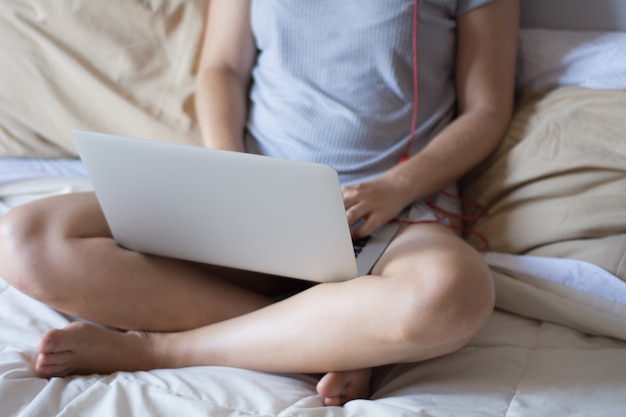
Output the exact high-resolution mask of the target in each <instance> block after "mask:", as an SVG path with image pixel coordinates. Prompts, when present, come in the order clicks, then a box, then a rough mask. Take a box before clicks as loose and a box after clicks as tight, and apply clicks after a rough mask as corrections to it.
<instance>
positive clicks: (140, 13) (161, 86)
mask: <svg viewBox="0 0 626 417" xmlns="http://www.w3.org/2000/svg"><path fill="white" fill-rule="evenodd" d="M205 7H206V1H203V0H145V1H130V0H54V1H49V0H3V1H2V2H0V49H1V50H2V55H3V57H2V59H1V60H0V74H2V82H1V83H0V156H28V157H61V156H74V155H76V150H75V148H74V145H73V142H72V139H71V131H72V130H73V129H88V130H97V131H103V132H109V133H116V134H123V135H129V136H136V137H144V138H151V139H157V140H164V141H171V142H179V143H186V144H199V143H200V136H199V130H198V126H197V123H196V121H195V115H194V106H193V92H194V83H195V70H196V65H197V58H198V56H197V55H198V51H199V46H200V44H201V39H202V30H203V25H204V16H205Z"/></svg>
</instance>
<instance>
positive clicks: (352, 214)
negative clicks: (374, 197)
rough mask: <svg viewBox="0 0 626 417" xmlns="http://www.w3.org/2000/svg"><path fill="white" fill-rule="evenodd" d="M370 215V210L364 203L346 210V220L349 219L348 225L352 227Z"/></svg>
mask: <svg viewBox="0 0 626 417" xmlns="http://www.w3.org/2000/svg"><path fill="white" fill-rule="evenodd" d="M368 213H369V210H368V209H367V206H366V205H365V204H362V203H357V204H355V205H353V206H352V207H349V208H348V209H347V210H346V218H347V219H348V224H349V225H350V226H353V225H354V224H355V223H357V222H358V221H359V220H361V219H363V218H364V217H366V216H367V215H368Z"/></svg>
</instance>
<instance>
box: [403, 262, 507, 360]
mask: <svg viewBox="0 0 626 417" xmlns="http://www.w3.org/2000/svg"><path fill="white" fill-rule="evenodd" d="M401 279H402V280H403V281H404V282H405V284H404V285H403V286H402V287H404V288H406V289H407V291H405V292H404V295H402V297H404V300H403V303H402V305H403V306H404V311H403V313H402V317H403V319H402V320H401V323H402V328H401V334H402V338H403V340H405V341H406V342H408V343H409V344H414V345H416V346H424V345H426V346H431V347H432V350H431V354H432V356H438V355H440V354H445V353H449V352H452V351H455V350H458V349H460V348H462V347H463V346H465V345H466V344H467V343H468V342H469V341H470V340H471V339H472V338H473V337H474V336H475V335H476V334H477V333H478V332H479V331H480V329H482V327H483V326H484V325H485V323H486V322H487V320H488V318H489V317H490V316H491V313H492V312H493V308H494V303H495V291H494V287H493V281H492V277H491V274H490V272H489V269H488V267H487V266H486V265H485V264H484V262H483V261H482V258H481V257H480V256H479V255H478V254H476V253H472V252H467V253H462V254H459V253H458V252H457V253H455V252H452V251H450V252H443V253H441V252H440V253H434V254H431V256H429V257H426V258H425V259H424V260H423V261H422V262H420V264H419V267H418V268H417V269H415V270H408V271H405V273H404V274H403V276H402V278H401Z"/></svg>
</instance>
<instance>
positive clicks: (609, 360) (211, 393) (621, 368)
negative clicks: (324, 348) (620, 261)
mask: <svg viewBox="0 0 626 417" xmlns="http://www.w3.org/2000/svg"><path fill="white" fill-rule="evenodd" d="M4 162H5V160H0V172H1V171H2V167H3V166H4V167H5V168H6V167H7V166H8V165H3V164H4ZM13 162H15V161H13ZM20 163H21V164H23V165H21V167H20V169H19V170H16V169H15V168H16V167H17V165H13V169H12V170H9V171H10V173H11V178H9V176H8V175H7V176H5V179H6V181H4V182H2V181H1V180H0V190H4V193H3V194H2V195H0V201H4V202H6V201H13V202H15V201H17V200H15V198H16V197H19V198H20V199H26V200H28V199H31V198H38V197H40V196H42V195H47V194H50V193H54V192H59V190H61V192H69V191H72V190H75V189H76V188H81V189H88V188H89V185H88V182H86V180H85V176H84V171H82V170H81V168H80V166H79V165H77V163H76V161H68V162H59V164H58V165H57V164H56V162H55V163H52V164H51V165H50V164H47V163H42V162H41V161H36V162H32V163H25V162H24V161H20ZM29 164H30V165H29ZM42 167H43V168H42ZM5 172H6V169H5ZM20 175H21V176H22V178H21V179H19V178H18V176H20ZM64 176H67V177H70V179H69V180H67V179H63V177H64ZM45 178H53V180H50V181H51V182H50V184H52V183H53V182H55V184H56V185H55V186H54V187H48V188H46V187H45V186H43V185H42V186H41V187H40V188H37V187H35V188H34V190H35V191H34V192H33V188H32V185H33V184H36V183H34V182H33V181H35V180H36V181H39V182H38V184H40V185H41V184H44V185H45V181H41V180H42V179H45ZM2 184H4V185H2ZM20 184H22V185H23V186H20ZM9 185H10V187H8V186H9ZM2 187H4V188H2ZM11 187H12V188H11ZM485 259H486V261H487V262H488V263H490V264H491V266H492V269H493V273H494V278H495V280H496V285H497V291H498V306H499V309H498V310H497V311H496V312H495V313H494V314H493V316H492V317H491V319H490V321H489V322H488V324H487V326H486V327H485V328H484V330H483V331H482V332H481V333H480V334H479V335H477V336H476V337H475V338H474V340H473V341H472V342H471V343H470V344H469V345H468V346H467V347H466V348H464V349H462V350H461V351H459V352H456V353H454V354H451V355H447V356H445V357H441V358H437V359H433V360H429V361H425V362H422V363H416V364H404V365H395V366H388V367H384V368H380V369H378V370H376V373H375V376H374V380H373V395H372V399H371V400H355V401H351V402H349V403H348V404H346V405H345V406H344V407H342V408H341V407H323V406H322V403H321V400H320V398H319V397H318V396H317V394H316V392H315V384H316V379H315V378H314V377H313V376H309V375H274V374H265V373H259V372H252V371H247V370H241V369H234V368H225V367H193V368H184V369H175V370H154V371H150V372H135V373H128V372H119V373H115V374H112V375H89V376H73V377H68V378H53V379H51V380H45V379H41V378H38V377H36V375H35V373H34V369H33V364H34V361H35V359H36V346H37V341H38V339H39V337H40V336H41V334H42V333H43V332H45V331H46V330H48V329H50V328H53V327H63V326H65V325H67V324H68V323H69V320H68V318H66V317H65V316H63V315H62V314H59V313H58V312H56V311H54V310H52V309H50V308H49V307H47V306H45V305H43V304H41V303H39V302H37V301H35V300H32V299H30V298H28V297H26V296H25V295H23V294H21V293H19V292H18V291H17V290H15V289H13V288H12V287H10V286H9V285H8V284H7V283H6V282H4V281H3V280H1V279H0V415H1V416H21V417H30V416H33V417H34V416H83V415H84V416H92V415H94V416H95V415H98V416H131V415H141V416H143V415H151V416H168V417H169V416H172V415H181V416H186V417H195V416H233V417H234V416H281V417H287V416H303V417H307V416H310V417H321V416H335V417H348V416H350V417H352V416H366V417H367V416H371V417H381V416H385V417H401V416H402V417H404V416H430V417H443V416H459V417H465V416H480V417H488V416H494V417H511V416H533V417H541V416H545V417H559V416H563V417H565V416H567V417H583V416H585V417H587V416H615V417H618V416H619V417H623V416H624V415H626V401H625V400H624V399H625V398H626V330H624V327H625V326H626V325H625V324H624V323H626V320H623V319H622V318H621V317H622V316H621V314H622V313H623V310H624V309H622V308H621V307H620V306H626V284H624V283H623V282H622V281H620V280H618V279H617V278H615V277H614V276H612V275H611V274H608V273H606V272H605V271H603V270H600V269H599V268H597V267H594V266H593V265H591V264H587V263H583V262H579V261H564V260H558V259H553V258H536V257H527V256H511V255H503V254H495V253H490V254H486V255H485ZM1 261H2V260H0V262H1ZM591 282H593V284H592V285H590V284H589V283H591ZM504 310H508V312H505V311H504ZM514 313H517V314H514ZM529 317H530V318H529ZM555 323H560V324H555ZM581 330H582V331H584V332H586V333H583V332H582V331H581ZM591 334H594V335H591ZM622 335H624V336H622ZM607 336H613V337H607ZM250 354H251V355H253V354H254V346H250Z"/></svg>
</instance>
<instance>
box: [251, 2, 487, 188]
mask: <svg viewBox="0 0 626 417" xmlns="http://www.w3.org/2000/svg"><path fill="white" fill-rule="evenodd" d="M488 1H491V0H420V1H419V7H418V11H419V21H418V26H417V27H418V59H419V61H418V62H419V65H418V75H419V96H418V97H419V106H418V108H419V115H418V124H417V129H416V131H415V142H414V144H413V146H412V149H411V153H415V152H417V151H419V150H420V149H421V148H423V147H424V145H425V144H426V143H428V141H429V140H430V139H431V138H432V137H433V136H434V135H435V134H436V133H437V132H439V131H440V130H441V129H442V128H443V127H444V126H445V125H446V124H448V123H449V122H450V121H451V120H452V118H453V117H454V115H455V102H456V94H455V85H454V66H455V65H454V62H455V41H456V16H458V15H459V14H461V13H464V12H466V11H468V10H471V9H472V8H475V7H478V6H480V5H482V4H484V3H487V2H488ZM413 4H414V1H413V0H253V1H252V8H251V24H252V31H253V34H254V37H255V41H256V44H257V48H258V57H257V63H256V66H255V68H254V70H253V73H252V77H253V78H252V80H253V81H252V86H251V91H250V100H251V101H250V113H249V120H248V125H247V129H248V135H247V137H246V149H247V151H248V152H252V153H259V154H264V155H270V156H275V157H281V158H287V159H297V160H304V161H312V162H321V163H325V164H328V165H330V166H332V167H333V168H335V169H336V170H337V171H338V172H339V176H340V179H341V182H342V183H343V184H349V183H354V182H359V181H364V180H367V179H371V178H374V177H375V176H378V175H379V174H381V173H383V172H385V171H386V170H388V169H389V168H391V167H392V166H394V165H395V164H397V163H398V161H399V159H400V157H401V156H402V154H403V153H404V151H405V148H406V145H407V141H408V138H409V133H410V130H411V121H412V114H413V54H412V40H411V37H412V30H413V29H412V28H413V16H412V13H413Z"/></svg>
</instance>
